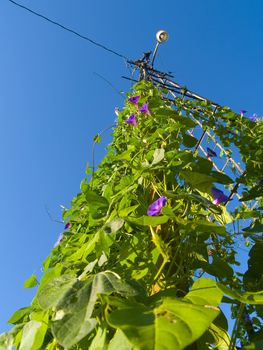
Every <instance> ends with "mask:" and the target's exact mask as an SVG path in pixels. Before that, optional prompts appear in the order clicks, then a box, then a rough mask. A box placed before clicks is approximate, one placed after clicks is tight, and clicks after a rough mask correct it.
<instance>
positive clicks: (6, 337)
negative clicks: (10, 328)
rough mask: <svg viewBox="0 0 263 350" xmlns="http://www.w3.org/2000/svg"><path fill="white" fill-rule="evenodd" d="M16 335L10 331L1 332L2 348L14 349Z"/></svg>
mask: <svg viewBox="0 0 263 350" xmlns="http://www.w3.org/2000/svg"><path fill="white" fill-rule="evenodd" d="M13 343H14V337H13V335H12V334H10V332H8V333H2V334H0V350H12V347H13Z"/></svg>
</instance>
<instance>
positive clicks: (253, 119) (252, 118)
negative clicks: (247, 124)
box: [250, 113, 258, 123]
mask: <svg viewBox="0 0 263 350" xmlns="http://www.w3.org/2000/svg"><path fill="white" fill-rule="evenodd" d="M250 120H251V121H252V122H253V123H256V122H257V121H258V115H257V114H256V113H254V114H253V115H252V117H251V118H250Z"/></svg>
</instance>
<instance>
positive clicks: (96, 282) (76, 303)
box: [51, 271, 139, 348]
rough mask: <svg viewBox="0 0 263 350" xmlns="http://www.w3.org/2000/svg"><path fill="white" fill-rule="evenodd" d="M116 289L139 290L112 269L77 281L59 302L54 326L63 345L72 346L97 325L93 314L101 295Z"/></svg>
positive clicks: (129, 293) (125, 293)
mask: <svg viewBox="0 0 263 350" xmlns="http://www.w3.org/2000/svg"><path fill="white" fill-rule="evenodd" d="M113 292H115V293H118V294H121V295H123V296H135V295H137V294H138V293H139V292H138V291H137V290H136V289H135V288H134V287H133V286H130V285H129V284H128V283H126V282H124V281H123V280H121V278H120V277H119V276H118V275H117V274H116V273H114V272H111V271H104V272H100V273H98V274H97V275H95V276H94V277H91V278H90V279H88V280H86V281H77V282H76V283H75V284H74V285H73V286H72V287H71V288H70V289H69V290H68V291H67V293H66V294H64V295H63V296H62V298H60V300H59V303H58V304H56V314H55V316H54V319H53V322H52V326H51V329H52V333H53V335H54V336H55V337H56V339H57V340H58V342H59V344H60V345H62V346H64V347H65V348H70V347H71V346H73V345H75V344H76V343H77V342H79V341H80V340H81V339H82V338H84V337H85V336H86V335H88V334H89V333H90V332H92V330H93V329H94V327H95V326H96V324H97V321H96V320H95V319H94V318H91V317H92V313H93V309H94V306H95V303H96V300H97V296H98V294H107V295H108V294H111V293H113ZM55 294H56V293H55ZM51 299H52V298H51Z"/></svg>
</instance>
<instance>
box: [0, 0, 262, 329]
mask: <svg viewBox="0 0 263 350" xmlns="http://www.w3.org/2000/svg"><path fill="white" fill-rule="evenodd" d="M19 1H21V3H22V4H24V5H26V6H29V7H31V8H32V9H34V10H36V11H39V12H41V13H43V14H44V15H46V16H48V17H50V18H52V19H54V20H56V21H59V22H61V23H63V24H65V25H67V26H69V27H71V28H73V29H75V30H77V31H79V32H80V33H82V34H84V35H87V36H89V37H91V38H92V39H94V40H96V41H99V42H101V43H102V44H105V45H107V46H109V47H110V48H112V49H114V50H116V51H119V52H120V53H122V54H124V55H126V56H128V57H130V58H133V59H136V58H139V57H140V56H141V54H142V53H143V52H144V51H147V50H149V49H153V48H154V46H155V33H156V31H157V30H159V29H161V28H164V29H166V30H167V31H168V32H169V34H170V40H169V41H168V43H166V44H165V45H164V46H162V47H161V48H160V53H159V55H158V57H157V59H156V68H159V69H160V70H170V71H173V72H174V74H175V80H176V81H177V82H178V83H181V84H183V85H186V86H187V87H188V88H189V89H191V90H193V91H196V92H198V93H200V94H202V95H204V96H206V97H209V98H210V99H213V100H215V101H216V102H219V103H220V104H223V105H229V106H230V107H231V108H233V109H234V110H235V111H239V110H240V109H246V110H248V111H249V113H248V114H250V115H251V114H252V113H254V112H256V113H258V114H259V115H262V113H263V108H262V82H263V68H262V57H263V46H262V37H263V2H261V1H259V0H250V1H247V0H232V1H229V0H213V1H211V0H202V1H196V0H188V1H185V2H184V1H179V0H170V1H157V0H154V1H153V0H151V1H150V0H149V1H139V0H133V1H130V2H123V0H115V1H106V0H104V1H97V2H95V1H85V0H78V1H76V0H63V1H62V0H60V1H59V0H45V1H44V0H19ZM0 37H1V38H0V52H1V54H0V72H1V74H0V120H1V127H0V157H1V172H0V193H1V202H0V215H1V254H0V276H1V288H0V333H1V332H3V331H5V330H7V329H8V326H7V325H5V322H6V320H7V319H8V318H9V317H10V316H11V314H12V313H13V311H15V310H16V309H17V308H20V307H23V306H26V305H28V304H29V303H30V301H31V298H32V295H33V293H34V292H35V291H31V290H28V289H24V288H23V282H24V281H25V280H26V279H27V278H28V277H29V276H30V275H31V274H32V273H35V274H37V275H38V276H40V275H41V271H40V270H41V263H42V261H43V260H44V259H45V257H46V256H47V255H48V254H49V252H50V250H51V248H52V246H53V244H54V242H55V241H56V239H57V236H58V234H59V232H61V230H62V229H63V225H62V224H59V223H56V222H53V221H51V220H50V218H49V217H48V215H47V213H46V211H45V206H47V207H48V209H49V211H50V212H51V213H52V215H53V217H54V218H55V219H58V220H59V219H60V213H61V211H60V208H59V205H60V204H63V205H65V206H67V205H69V203H70V200H71V199H72V198H73V197H74V196H75V195H76V194H77V192H78V191H79V184H80V182H81V180H82V178H83V177H84V176H85V165H86V163H87V162H91V145H92V138H93V136H94V135H95V134H96V133H97V132H98V131H99V130H101V129H103V128H104V127H107V126H109V125H111V124H112V122H113V121H114V119H115V115H114V107H115V106H121V105H122V98H121V96H119V95H118V94H117V93H116V92H115V91H114V90H113V89H112V88H111V87H110V86H109V85H108V84H107V83H105V82H104V81H103V80H101V79H100V78H98V77H97V76H96V75H94V72H97V73H99V74H101V75H103V76H104V77H105V78H106V79H108V80H109V81H110V82H111V83H112V84H113V85H115V86H116V87H117V89H119V90H124V91H127V90H128V89H129V86H130V85H129V83H128V82H127V81H125V80H123V79H122V78H121V75H129V71H128V70H127V69H126V66H125V63H124V61H123V60H122V59H120V58H118V57H116V56H113V55H112V54H110V53H108V52H106V51H103V50H101V49H100V48H97V47H95V46H93V45H90V44H89V43H88V42H86V41H84V40H82V39H80V38H78V37H76V36H74V35H72V34H70V33H68V32H65V31H63V30H61V29H60V28H57V27H55V26H53V25H51V24H49V23H47V22H45V21H43V20H42V19H40V18H38V17H35V16H33V15H30V14H29V13H27V12H25V11H24V10H22V9H20V8H18V7H15V6H14V5H12V4H11V3H10V2H9V1H8V0H1V2H0ZM109 141H110V137H109V135H107V136H104V137H103V142H102V144H101V145H99V146H98V147H97V151H96V158H97V160H99V159H101V157H102V155H103V152H104V147H105V145H106V144H107V143H108V142H109Z"/></svg>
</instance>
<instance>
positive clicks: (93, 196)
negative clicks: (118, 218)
mask: <svg viewBox="0 0 263 350" xmlns="http://www.w3.org/2000/svg"><path fill="white" fill-rule="evenodd" d="M85 196H86V199H87V202H88V205H89V210H90V213H91V215H92V217H93V218H94V219H98V218H100V217H103V216H105V214H106V212H107V209H108V206H109V203H108V201H107V199H106V198H105V197H101V196H100V195H98V194H97V193H95V192H93V191H86V193H85Z"/></svg>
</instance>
